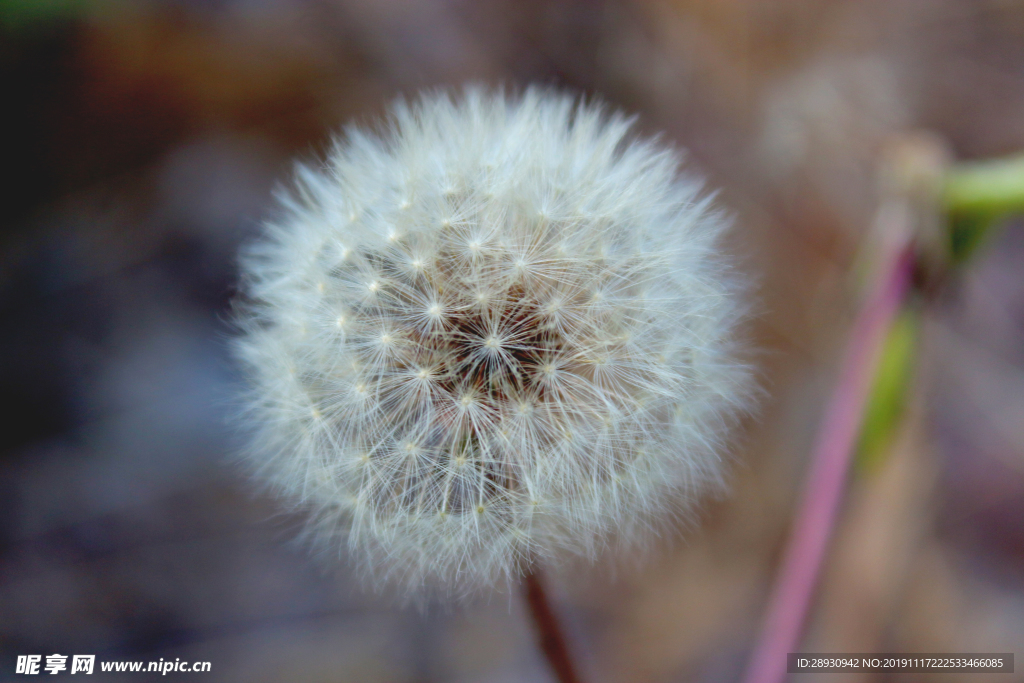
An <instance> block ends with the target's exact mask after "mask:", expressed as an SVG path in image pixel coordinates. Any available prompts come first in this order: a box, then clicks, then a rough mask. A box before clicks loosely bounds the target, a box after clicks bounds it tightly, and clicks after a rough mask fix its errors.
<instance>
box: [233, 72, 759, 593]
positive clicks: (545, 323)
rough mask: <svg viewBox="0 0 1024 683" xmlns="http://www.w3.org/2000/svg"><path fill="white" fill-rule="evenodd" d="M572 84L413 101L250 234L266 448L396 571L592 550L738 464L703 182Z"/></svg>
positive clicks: (459, 573)
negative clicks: (728, 436)
mask: <svg viewBox="0 0 1024 683" xmlns="http://www.w3.org/2000/svg"><path fill="white" fill-rule="evenodd" d="M629 126H630V124H629V122H628V121H627V120H625V119H623V118H622V117H620V116H617V115H608V114H606V113H605V112H603V111H602V110H601V109H600V108H599V107H595V106H593V105H587V104H581V103H577V102H576V101H574V100H573V99H572V98H570V97H567V96H562V95H556V94H551V93H545V92H541V91H536V90H528V91H527V92H526V93H525V94H523V95H522V96H521V97H519V98H508V97H505V96H503V95H495V94H488V93H486V92H484V91H482V90H476V89H468V90H467V91H466V92H465V93H464V95H462V96H461V97H460V98H458V99H455V100H453V99H452V98H450V97H448V96H445V95H435V96H425V97H423V98H422V99H421V100H420V101H419V102H418V103H417V104H415V105H413V106H406V105H398V106H397V107H396V108H395V109H394V112H393V115H392V118H391V119H390V121H389V124H388V127H387V130H386V132H384V133H382V134H380V135H379V136H375V135H371V134H368V133H366V132H364V131H361V130H356V129H353V130H350V131H348V134H347V136H346V138H345V140H344V141H342V142H339V143H337V145H336V146H335V148H334V150H333V151H332V152H331V154H330V155H329V157H328V160H327V163H326V165H325V166H324V167H323V168H322V169H321V170H313V169H310V168H306V167H302V168H300V169H299V172H298V182H297V185H298V189H297V191H296V192H295V193H294V196H292V197H289V198H286V199H285V200H284V202H285V206H286V211H285V213H284V217H283V218H282V219H281V220H280V221H278V222H276V223H272V224H270V225H268V226H267V230H266V235H265V236H264V237H263V238H262V239H261V240H260V241H259V242H258V243H256V244H255V245H254V246H253V247H252V248H251V249H250V251H249V254H248V256H247V259H246V261H245V264H244V268H243V271H244V277H245V286H246V291H247V294H248V296H249V298H250V299H251V301H252V304H251V306H250V308H249V311H248V317H247V318H246V319H245V320H244V321H243V325H244V327H245V332H244V336H243V337H242V338H241V339H240V340H239V342H238V344H237V348H238V351H239V355H240V357H241V358H242V360H243V362H244V363H245V365H246V366H247V369H248V370H249V372H250V374H251V377H252V380H251V384H252V391H251V394H250V395H249V398H248V405H249V414H250V416H251V419H252V420H253V423H254V425H255V431H256V434H255V438H254V439H253V445H254V448H253V453H254V458H255V459H256V460H257V462H259V463H261V464H262V465H263V469H264V471H265V473H266V475H267V476H268V477H269V478H270V479H271V480H272V481H274V482H276V483H277V484H278V485H279V486H280V487H281V488H282V489H284V491H285V493H286V494H287V495H289V496H291V497H292V498H293V499H294V500H295V501H296V502H298V503H299V504H301V505H303V506H305V507H309V508H311V509H312V510H314V512H315V517H316V519H317V520H318V522H319V524H318V526H317V528H318V529H319V530H320V531H321V532H322V534H323V538H325V539H328V540H330V539H334V538H337V539H343V540H344V542H345V543H347V545H348V546H350V547H351V549H352V552H353V553H355V554H356V555H358V556H359V557H360V558H362V559H363V560H364V562H365V564H364V566H365V567H366V568H367V569H368V571H369V573H370V574H371V575H372V576H373V577H374V578H375V579H377V580H388V579H394V580H397V581H399V582H402V583H404V584H406V585H409V586H418V585H422V584H427V583H429V584H438V585H440V586H441V587H443V588H444V589H446V590H449V591H456V592H466V591H471V590H473V589H475V588H478V587H480V586H483V585H485V584H487V583H489V582H492V581H494V580H496V579H498V578H501V577H503V576H504V577H515V576H516V575H517V574H518V573H519V572H520V571H521V570H522V569H523V567H524V566H525V563H528V562H530V561H532V559H533V558H551V559H557V558H558V557H559V556H561V555H562V554H564V553H568V554H575V555H580V554H583V555H592V554H594V553H595V552H597V551H598V550H599V549H600V547H601V546H602V545H603V544H605V543H607V542H608V541H609V540H610V539H611V538H613V537H616V538H619V539H625V540H636V539H638V538H641V537H643V536H645V535H646V534H644V532H645V531H647V530H648V529H649V527H650V526H651V525H652V524H654V523H655V522H656V521H657V520H658V519H659V518H662V517H664V516H665V515H666V514H667V513H678V512H680V511H685V510H686V509H687V508H688V507H689V506H690V505H691V504H692V502H693V499H694V496H695V495H696V494H697V493H698V492H699V491H700V490H702V489H703V488H705V487H706V486H707V485H709V484H713V483H715V482H716V481H717V480H718V478H719V473H720V465H719V457H718V455H717V451H718V450H719V449H720V448H721V445H722V443H721V442H722V440H723V437H724V430H725V427H726V425H727V424H728V423H729V421H730V419H731V418H732V417H733V416H734V415H735V413H736V411H737V409H738V407H740V405H741V404H742V403H743V402H744V401H745V397H746V394H747V391H746V387H747V384H748V372H747V370H746V369H745V367H744V366H743V365H742V364H739V363H737V362H736V358H735V342H734V328H735V324H736V320H737V317H738V315H739V312H740V303H739V301H738V299H739V296H738V292H737V290H736V287H735V286H734V285H733V283H732V280H731V279H730V277H729V275H728V267H727V266H728V264H727V262H726V261H725V260H724V259H723V257H722V256H721V255H720V253H719V247H718V245H717V240H718V238H719V236H720V233H721V231H722V228H723V221H722V219H721V218H720V216H719V215H718V214H717V213H716V212H715V211H714V210H713V209H712V208H711V207H710V206H709V202H708V200H707V199H706V198H704V197H703V195H702V191H701V186H700V183H699V182H696V181H694V180H691V179H686V178H681V177H679V176H678V174H677V167H678V159H677V157H676V155H675V154H673V153H672V152H670V151H668V150H666V149H664V148H662V147H659V146H658V145H657V144H655V143H654V142H652V141H645V140H634V141H628V140H627V138H626V135H627V133H628V129H629Z"/></svg>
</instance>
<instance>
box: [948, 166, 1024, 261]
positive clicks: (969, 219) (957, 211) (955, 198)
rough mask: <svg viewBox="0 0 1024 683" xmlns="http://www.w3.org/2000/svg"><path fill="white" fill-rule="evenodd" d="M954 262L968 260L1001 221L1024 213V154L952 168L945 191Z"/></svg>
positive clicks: (951, 251)
mask: <svg viewBox="0 0 1024 683" xmlns="http://www.w3.org/2000/svg"><path fill="white" fill-rule="evenodd" d="M942 208H943V210H944V211H945V213H946V215H948V216H949V228H950V231H949V248H950V253H951V254H952V258H953V262H954V263H962V262H963V261H965V260H967V259H968V258H969V257H970V256H971V255H972V254H973V253H974V251H975V250H976V249H977V247H978V246H979V245H980V244H982V243H983V242H984V241H985V239H986V237H987V236H988V235H989V234H990V233H991V232H992V230H991V228H992V227H993V225H995V224H996V223H997V222H998V221H999V219H1001V218H1004V217H1005V216H1007V215H1009V214H1014V213H1024V154H1021V155H1017V156H1013V157H1007V158H1005V159H993V160H987V161H977V162H971V163H963V164H957V165H955V166H953V167H952V168H951V169H950V171H949V173H948V175H947V176H946V179H945V183H944V186H943V188H942Z"/></svg>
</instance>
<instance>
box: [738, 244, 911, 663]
mask: <svg viewBox="0 0 1024 683" xmlns="http://www.w3.org/2000/svg"><path fill="white" fill-rule="evenodd" d="M912 267H913V252H912V249H911V247H910V245H909V244H908V243H907V242H906V241H903V242H902V243H901V244H900V245H899V246H898V247H896V248H894V249H893V250H892V251H891V252H889V254H888V259H887V262H886V263H885V264H883V269H882V272H881V274H880V276H879V280H878V284H877V285H876V288H875V290H874V291H873V292H872V293H871V295H870V297H869V298H868V300H867V301H866V302H865V304H864V308H863V309H862V310H861V312H860V314H859V316H858V317H857V320H856V321H855V322H854V325H853V329H852V330H851V334H850V341H849V347H848V349H847V351H846V356H845V358H844V360H843V365H842V369H841V371H840V375H839V380H838V384H837V385H836V388H835V393H834V394H833V395H832V398H831V401H830V402H829V404H828V408H827V412H826V414H825V419H824V422H823V424H822V427H821V432H820V433H819V434H818V439H817V442H816V443H815V447H814V451H813V456H812V460H811V471H810V474H809V476H808V479H807V481H806V483H805V486H804V490H803V492H802V498H801V504H800V508H799V512H798V513H797V517H796V520H795V521H794V524H793V530H792V535H791V537H790V541H789V545H788V546H787V548H786V552H785V557H784V559H783V562H782V570H781V574H780V575H779V578H778V579H777V582H776V584H775V587H774V589H773V591H772V596H771V599H770V602H769V608H768V612H767V615H766V617H765V620H764V623H763V625H762V628H761V632H760V635H759V637H758V642H757V644H756V646H755V648H754V654H753V656H752V657H751V661H750V665H749V667H748V668H747V671H746V675H745V677H744V681H745V683H778V682H779V681H782V680H783V678H784V677H785V675H786V654H787V653H790V652H794V651H795V650H796V648H797V647H798V646H799V644H800V634H801V629H802V627H803V624H804V621H805V617H806V614H807V610H808V607H809V605H810V601H811V596H812V593H813V591H814V587H815V584H816V583H817V579H818V574H819V573H820V570H821V564H822V560H823V559H824V556H825V551H826V549H827V546H828V541H829V537H830V536H831V532H832V528H833V526H834V524H835V519H836V511H837V509H838V507H839V501H840V499H841V498H842V493H843V489H844V487H845V486H844V485H845V482H846V476H847V472H848V471H849V468H850V459H851V455H852V453H853V446H854V442H855V440H856V438H857V434H858V430H859V429H860V424H861V418H862V417H863V413H864V406H865V403H866V402H867V396H868V391H869V389H870V386H871V381H872V379H873V378H874V374H875V367H876V365H877V361H878V356H879V354H880V351H881V348H882V345H883V342H884V340H885V335H886V332H887V331H888V329H889V327H890V326H891V324H892V321H893V319H894V318H895V316H896V314H897V312H898V311H899V307H900V304H901V302H902V301H903V298H904V296H905V295H906V293H907V290H908V288H909V285H910V276H911V270H912Z"/></svg>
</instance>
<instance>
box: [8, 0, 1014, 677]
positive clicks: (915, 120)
mask: <svg viewBox="0 0 1024 683" xmlns="http://www.w3.org/2000/svg"><path fill="white" fill-rule="evenodd" d="M0 71H2V86H3V87H2V92H3V103H4V104H3V119H4V120H6V121H7V123H6V124H4V128H5V130H6V131H7V132H6V133H5V134H4V136H3V145H4V151H3V155H2V157H0V158H2V159H3V161H4V167H5V168H6V169H7V171H6V173H5V174H4V175H5V176H6V177H7V180H6V181H4V182H3V183H2V184H0V192H2V207H3V211H4V213H3V218H2V226H3V227H2V233H0V391H2V394H0V397H2V399H3V406H4V407H3V408H2V410H0V416H2V418H0V680H6V679H8V678H20V677H15V675H14V673H13V672H14V660H15V656H16V655H17V654H33V653H35V654H43V655H47V654H52V653H61V654H67V655H70V654H96V655H97V657H98V658H99V659H101V660H102V659H106V660H110V659H139V660H157V659H159V658H161V657H162V658H164V659H171V660H173V659H174V658H181V659H183V660H206V661H210V662H211V663H212V672H211V673H208V674H190V675H185V674H182V675H179V676H178V677H179V678H190V679H192V680H199V679H200V678H201V679H202V680H209V681H246V682H259V681H284V680H287V681H290V682H296V683H298V682H304V681H310V682H313V681H358V682H365V683H374V682H377V681H381V682H383V681H389V682H396V683H399V682H409V683H413V682H416V683H428V682H429V683H442V682H449V681H450V682H460V681H467V682H468V681H474V682H475V681H486V682H495V683H497V682H502V683H505V682H508V683H512V682H519V681H524V682H525V681H547V680H551V679H550V677H549V674H548V672H547V669H546V667H545V664H544V662H543V660H542V659H541V658H540V656H539V655H538V654H537V652H536V649H535V647H534V643H533V635H532V633H531V631H530V630H529V627H528V625H527V622H526V620H525V618H524V610H523V607H522V605H521V604H520V601H519V600H518V598H517V596H515V595H511V596H510V595H507V594H496V595H493V596H484V597H482V598H480V599H479V600H476V601H474V602H472V603H470V604H467V605H464V606H459V607H455V608H451V609H443V608H440V607H437V606H429V607H427V608H426V609H424V610H420V611H417V610H411V609H402V608H400V607H398V606H396V604H395V602H394V600H392V599H390V598H388V597H387V596H383V597H381V596H374V595H370V594H366V593H364V592H362V591H361V590H360V589H359V587H358V586H357V585H356V583H355V582H354V581H353V579H352V576H351V571H350V570H349V568H348V567H347V566H346V565H345V564H344V563H336V562H321V561H317V560H315V559H314V560H311V559H310V557H309V552H308V550H307V549H306V548H305V547H303V546H301V544H299V543H296V542H295V541H294V540H293V539H294V536H295V533H296V531H297V529H298V528H300V525H301V520H300V519H297V518H294V517H291V516H289V515H287V514H284V513H282V512H281V507H280V506H279V505H277V504H276V503H275V501H273V500H271V499H269V498H265V497H262V496H261V495H260V494H259V493H258V492H257V491H256V490H255V488H256V487H254V486H252V485H251V483H250V482H249V481H248V480H247V479H246V477H245V476H244V475H243V474H242V473H241V471H240V469H239V468H238V467H237V466H236V465H235V464H233V461H232V452H233V448H234V444H235V443H236V435H235V434H233V433H232V429H231V427H230V426H229V425H228V422H227V420H226V417H225V414H226V412H227V409H226V406H227V404H228V401H229V398H230V394H231V389H232V387H233V386H234V383H236V382H237V381H238V376H237V371H236V369H235V368H234V367H233V366H232V363H231V362H230V360H229V357H228V353H227V340H228V339H229V337H230V334H231V331H230V325H229V324H228V319H229V313H230V301H231V299H232V297H233V295H234V291H235V290H234V287H235V280H236V268H235V254H236V251H237V248H238V245H239V244H240V243H241V242H242V241H244V240H245V239H246V238H247V237H249V236H251V235H253V234H254V232H255V231H256V230H257V227H258V224H259V221H260V220H261V217H262V216H264V215H266V212H268V211H269V210H271V209H272V208H273V203H272V199H271V191H272V189H273V188H274V187H275V185H277V184H280V183H285V182H287V181H288V179H289V175H290V171H291V160H292V159H293V158H295V157H296V156H298V157H301V158H306V159H311V158H315V156H316V155H317V154H318V153H319V152H322V151H323V150H324V148H325V146H326V145H327V144H328V142H329V139H330V135H331V133H332V132H333V131H336V130H338V129H339V128H340V127H341V126H342V125H343V124H345V123H347V122H349V121H357V122H370V121H372V120H373V119H374V117H376V116H378V115H379V114H380V113H382V112H383V111H385V110H386V108H387V106H388V104H389V103H390V102H391V101H392V100H393V99H394V98H395V97H397V96H398V95H401V94H406V95H410V94H413V93H415V92H416V91H417V90H419V89H421V88H423V87H432V86H457V85H459V84H461V83H463V82H466V81H477V82H483V83H488V84H506V85H508V86H512V87H518V86H522V85H525V84H528V83H543V84H549V85H556V86H559V87H564V88H569V89H573V90H575V91H579V92H583V93H588V94H599V95H600V96H601V97H603V98H604V99H606V100H607V101H609V102H610V103H612V104H613V105H615V106H616V107H619V108H622V109H624V110H626V111H629V112H633V113H636V114H638V116H639V128H640V130H642V131H644V132H648V133H657V132H659V131H664V139H666V140H668V141H670V142H671V143H672V144H674V145H677V146H679V147H683V148H686V149H687V150H689V151H688V157H689V162H690V164H691V166H692V167H693V168H695V169H698V170H700V171H702V172H704V173H706V174H707V175H708V176H709V178H710V183H711V185H712V186H714V187H719V188H721V193H720V195H719V196H720V199H721V202H722V203H723V204H724V205H725V206H727V207H728V208H729V210H730V211H731V212H732V213H733V214H734V215H735V217H736V223H737V228H736V230H735V231H734V233H733V235H732V238H731V239H732V244H731V248H732V249H733V251H734V252H735V253H737V254H738V255H739V256H740V258H741V259H742V260H743V263H744V268H745V269H747V270H749V271H750V272H751V273H753V274H754V277H755V278H756V280H757V290H758V292H757V296H758V302H759V303H758V304H757V306H756V307H755V308H756V311H757V315H756V316H755V318H754V320H753V321H752V322H751V325H750V329H749V331H748V332H749V336H750V339H751V348H752V349H755V357H756V362H757V364H758V366H759V369H760V376H761V381H762V386H763V387H764V389H765V396H764V399H763V400H762V404H761V408H760V410H759V412H758V414H757V415H756V416H753V417H751V418H750V419H749V420H747V422H746V423H745V425H744V429H743V433H742V434H739V435H738V436H737V447H736V452H735V461H734V465H733V470H732V481H731V493H730V495H729V496H728V497H727V498H724V499H722V500H718V501H709V502H708V504H707V505H706V506H704V508H703V510H702V512H701V515H700V517H699V519H697V520H695V521H694V523H693V524H691V525H690V526H689V527H688V528H685V529H680V530H679V533H678V535H677V537H675V538H666V539H664V543H663V544H662V547H660V548H659V549H658V550H657V551H655V552H653V553H652V556H651V557H650V558H648V559H647V561H645V562H644V563H641V564H638V566H637V567H632V566H626V567H623V566H616V567H614V568H612V567H598V568H596V569H594V570H593V571H591V572H589V573H588V574H585V575H583V576H574V577H560V576H553V577H551V578H552V581H553V583H554V586H555V595H556V597H557V599H558V608H559V610H560V611H561V612H562V613H563V614H564V616H565V619H566V621H567V624H568V628H569V631H570V634H571V637H572V639H573V644H574V647H575V650H576V651H577V653H578V655H579V658H580V660H581V662H582V669H583V672H584V674H585V676H586V678H587V679H588V680H590V681H595V682H598V683H600V682H612V681H630V682H636V683H644V682H648V681H650V682H652V683H653V682H661V681H682V680H687V681H708V682H710V681H736V680H738V678H739V676H740V674H741V673H742V670H743V667H744V664H745V660H746V657H747V653H748V651H749V648H750V647H751V644H752V640H753V637H754V634H755V633H756V628H757V626H758V620H759V618H760V615H761V613H762V611H763V609H764V605H765V600H766V597H767V592H768V589H769V586H770V581H771V579H772V576H773V572H774V569H775V566H776V563H777V561H778V558H779V555H780V553H781V550H782V548H783V541H784V539H785V533H786V529H787V525H788V523H789V519H790V516H791V513H792V510H793V506H794V501H795V499H796V494H797V491H798V487H799V485H800V483H801V482H802V478H803V473H804V471H805V467H806V463H807V454H808V451H809V449H810V446H811V442H812V440H813V438H814V433H815V430H816V428H817V425H818V422H819V420H820V417H821V411H822V405H823V403H824V401H825V400H826V397H827V395H828V392H829V389H830V387H831V385H832V382H833V380H834V377H835V371H836V366H837V362H838V358H839V356H840V353H841V350H842V344H843V339H844V334H845V331H846V329H847V326H848V324H849V322H850V320H851V318H852V314H853V312H854V311H855V310H856V302H857V300H858V299H857V292H858V289H857V286H856V284H857V283H856V279H855V273H854V271H855V268H854V263H855V260H856V254H857V252H858V249H859V247H860V245H861V243H862V241H863V238H864V236H865V235H866V234H867V231H868V226H869V225H870V223H871V219H872V215H873V214H874V212H875V208H876V205H877V200H878V183H877V181H876V169H877V165H878V157H879V154H880V151H881V150H882V149H883V148H884V147H885V146H886V145H887V144H888V142H889V141H891V140H892V139H894V138H898V137H899V136H901V135H905V134H906V133H908V132H910V131H914V130H919V129H925V130H930V131H933V132H935V133H937V134H939V135H940V136H942V137H943V138H944V140H945V141H946V143H947V144H948V145H949V148H950V149H951V151H952V153H953V155H954V156H955V157H956V158H958V159H975V158H984V157H989V156H995V155H1003V154H1009V153H1012V152H1016V151H1019V150H1021V149H1024V3H1022V2H1018V1H1011V0H929V1H927V2H926V1H925V0H884V1H883V0H859V1H858V2H843V1H841V0H827V1H824V0H773V1H771V2H766V1H764V0H639V1H627V0H563V1H561V2H543V1H541V0H95V1H89V0H0ZM923 321H924V322H923V324H922V328H921V330H922V333H921V334H920V342H921V345H920V348H921V353H920V355H919V358H918V361H919V370H918V373H917V377H916V380H915V383H916V384H915V386H916V389H915V393H914V396H915V398H913V399H912V400H911V401H910V403H909V405H908V406H907V409H906V415H905V421H904V427H903V428H902V429H901V430H900V432H899V433H898V435H897V436H896V438H895V439H894V440H893V442H892V443H891V444H890V445H889V447H888V448H887V449H886V452H885V453H884V454H883V457H881V458H878V459H876V460H877V461H876V462H873V463H872V464H871V465H870V466H860V467H858V468H857V470H856V472H855V476H854V479H853V482H852V488H851V491H850V493H849V495H848V496H847V498H846V500H845V502H844V507H843V518H842V522H841V524H840V527H839V529H838V534H837V537H836V539H835V542H834V544H833V546H832V552H831V553H830V556H829V560H828V564H827V567H826V571H825V575H824V579H823V583H822V586H821V590H820V592H819V594H818V599H817V601H816V603H815V606H814V610H813V612H812V614H811V620H810V624H809V628H808V633H807V636H806V639H805V641H804V645H803V649H804V650H805V651H818V652H822V651H848V652H967V651H981V652H999V651H1002V652H1006V651H1013V650H1014V648H1015V647H1016V648H1017V655H1018V658H1020V657H1021V656H1022V655H1024V651H1022V650H1021V649H1020V645H1021V643H1024V336H1022V332H1024V225H1022V224H1020V223H1012V222H1011V223H1009V224H1007V225H1004V226H1002V229H1001V230H1000V231H999V233H998V235H997V236H996V237H995V238H994V239H992V240H991V241H989V243H987V244H986V245H984V246H983V247H982V249H981V251H980V252H979V253H978V254H977V255H976V256H975V258H974V259H973V260H972V261H971V262H970V263H969V264H968V266H967V267H966V268H964V269H962V270H961V271H959V272H958V273H957V274H956V275H955V276H954V277H952V278H949V279H948V280H946V281H945V282H944V283H942V285H941V286H940V287H938V288H937V289H936V291H934V292H933V293H932V295H931V297H930V298H929V299H928V301H927V302H926V304H925V313H924V316H923ZM332 565H333V566H332ZM569 578H571V579H572V580H571V581H570V580H569ZM1017 666H1018V667H1020V666H1021V663H1020V662H1018V664H1017ZM1018 670H1019V669H1018ZM65 675H67V673H66V672H65ZM94 675H95V676H96V677H97V679H102V678H103V674H100V673H99V672H98V671H97V673H96V674H94ZM126 676H128V677H130V676H131V675H130V674H122V675H121V677H122V678H123V677H126ZM805 677H806V676H805ZM170 678H172V679H173V678H175V676H174V675H171V676H170ZM854 679H855V677H854V676H851V675H848V676H845V677H844V680H854ZM1010 679H1013V676H1010V675H1007V676H998V675H990V678H987V679H986V680H992V681H998V680H1010ZM808 680H810V678H808ZM861 680H885V679H883V678H879V677H876V678H871V677H869V676H863V677H862V678H861ZM929 680H935V681H942V680H947V679H943V678H942V677H940V676H935V675H931V676H929ZM948 680H958V679H957V678H956V677H951V678H949V679H948ZM1014 680H1022V679H1020V678H1017V679H1014Z"/></svg>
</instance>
